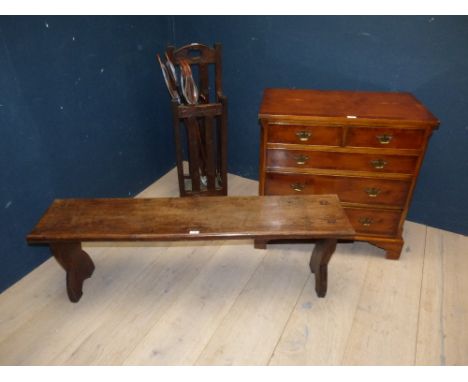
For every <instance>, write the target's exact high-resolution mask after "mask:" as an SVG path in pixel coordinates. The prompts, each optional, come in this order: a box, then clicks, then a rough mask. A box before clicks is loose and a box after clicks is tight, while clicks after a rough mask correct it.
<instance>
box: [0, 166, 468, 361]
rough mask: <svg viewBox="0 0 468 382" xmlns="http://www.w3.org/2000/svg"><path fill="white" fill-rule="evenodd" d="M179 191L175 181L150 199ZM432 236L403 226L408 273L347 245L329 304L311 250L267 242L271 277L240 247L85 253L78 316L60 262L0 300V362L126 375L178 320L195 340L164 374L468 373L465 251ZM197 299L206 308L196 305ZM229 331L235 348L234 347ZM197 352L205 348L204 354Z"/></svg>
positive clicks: (182, 245) (441, 234)
mask: <svg viewBox="0 0 468 382" xmlns="http://www.w3.org/2000/svg"><path fill="white" fill-rule="evenodd" d="M229 182H230V187H229V193H230V194H231V195H248V194H250V195H253V194H255V193H256V190H257V187H258V183H257V182H255V181H252V180H248V179H244V178H241V177H238V176H235V175H231V174H230V175H229ZM177 193H178V182H177V172H176V169H173V170H171V171H170V172H169V173H168V174H167V175H166V176H164V177H162V178H161V179H160V180H159V181H157V182H155V183H154V184H152V185H150V186H149V187H148V188H147V189H146V190H145V191H143V192H142V193H141V194H140V195H141V196H144V197H170V196H174V195H177ZM425 229H426V226H422V225H419V224H415V223H409V222H407V223H406V232H407V233H406V236H405V239H406V241H407V244H406V245H405V249H404V251H403V254H402V257H401V260H400V261H398V262H389V261H385V260H383V259H382V258H381V254H382V253H383V251H382V250H380V249H378V248H376V247H373V246H370V245H368V244H367V243H354V244H339V245H338V247H337V250H336V254H335V255H334V256H333V258H332V259H331V261H330V264H329V271H330V275H331V276H332V280H333V282H331V283H330V285H329V288H328V289H329V290H328V294H327V298H325V299H319V298H318V297H316V295H315V292H314V277H313V275H311V274H310V272H309V270H308V268H307V263H308V260H309V257H310V252H311V250H312V248H313V246H312V245H311V244H291V245H272V244H270V245H269V246H268V249H267V250H266V251H256V252H255V253H258V254H259V255H260V256H261V257H262V260H261V263H260V266H258V264H259V263H258V262H256V261H257V258H255V259H253V260H255V261H253V262H248V263H245V267H242V268H240V267H239V265H240V264H241V263H240V261H241V260H242V256H241V255H240V254H239V251H238V250H237V251H236V249H238V248H240V247H238V245H240V246H241V247H242V246H244V245H245V244H243V243H239V242H232V241H231V242H222V243H221V242H211V243H209V244H207V243H204V242H203V241H201V242H190V243H189V244H187V243H186V242H177V243H171V245H168V243H153V242H149V243H96V242H95V243H89V244H86V245H85V246H84V250H85V251H86V252H87V253H89V254H90V255H91V257H92V258H93V260H94V262H95V263H96V272H95V274H94V276H93V278H91V279H90V280H88V281H86V283H85V286H84V288H85V290H84V292H85V294H86V299H84V300H83V301H82V302H81V303H80V304H78V305H76V304H70V303H68V302H67V299H66V294H65V292H64V290H63V271H62V269H60V267H59V266H57V263H56V261H55V260H54V259H50V260H48V261H46V262H45V263H44V264H42V265H41V266H40V267H38V268H37V269H35V270H34V271H33V272H31V273H30V274H29V275H27V276H26V277H24V278H23V279H22V280H20V281H19V282H18V283H16V284H15V285H14V286H13V287H11V288H9V289H8V290H6V291H4V292H3V293H2V294H0V364H2V365H66V364H70V365H82V364H83V365H87V364H99V365H118V364H123V363H124V362H126V360H127V358H128V357H129V355H130V354H131V353H133V352H135V354H136V353H138V351H139V350H141V351H142V354H145V353H144V351H145V349H147V348H146V347H145V346H146V345H145V338H146V337H147V335H148V334H149V333H154V334H156V333H158V332H159V329H158V327H159V325H164V327H165V328H167V327H170V326H171V325H177V324H176V321H178V320H179V319H181V321H180V323H181V325H180V326H178V329H179V330H180V331H181V333H184V336H185V334H186V335H187V337H184V336H183V337H184V338H183V340H182V341H181V342H180V343H179V342H174V341H173V340H174V339H176V337H175V336H174V335H169V339H170V341H171V342H170V341H168V342H166V344H168V343H172V344H173V347H171V348H170V349H169V350H168V351H167V352H166V353H165V355H163V354H162V353H161V354H160V355H158V357H157V358H158V359H159V361H161V362H160V363H164V362H165V364H166V365H170V364H181V363H184V362H187V363H189V361H188V360H193V359H196V360H198V362H199V363H203V364H210V362H211V361H210V360H212V362H213V364H223V363H224V364H228V363H233V364H247V363H248V364H255V365H266V364H271V365H338V364H343V363H345V364H360V365H368V364H391V365H394V364H395V365H398V364H400V365H405V364H414V363H416V364H424V365H429V364H430V365H439V364H444V363H445V364H447V365H452V364H461V365H466V364H468V362H467V360H466V354H468V352H467V350H466V349H467V346H468V339H467V336H466V329H465V327H466V325H465V323H466V321H467V318H466V312H467V309H468V302H467V300H466V296H465V294H463V292H460V291H463V290H464V289H465V288H466V287H467V286H466V278H465V275H466V273H467V270H466V267H467V265H466V259H467V256H466V248H468V239H467V237H466V236H462V235H456V234H452V233H449V232H447V231H442V230H438V229H433V228H431V227H428V228H427V237H426V240H424V236H425V235H424V232H425ZM414 243H416V244H414ZM172 244H175V245H172ZM205 244H207V246H205ZM408 245H409V247H410V248H408ZM421 247H425V257H424V266H423V270H422V271H418V269H420V268H422V265H421V260H416V261H413V260H414V258H416V257H418V256H419V257H418V258H420V256H424V255H416V256H415V254H416V253H418V251H420V250H421ZM248 250H249V251H252V252H253V251H254V249H253V248H252V247H251V246H249V248H248ZM407 250H408V252H406V251H407ZM235 254H237V257H236V255H235ZM249 254H250V253H249ZM224 257H226V259H224ZM253 257H256V256H255V254H254V255H253ZM215 258H216V259H215ZM227 258H230V259H231V261H232V263H234V264H237V267H236V271H235V273H233V274H232V275H230V274H227V273H223V277H224V276H226V277H227V278H228V281H229V283H228V285H227V286H226V288H224V287H222V286H221V288H220V290H219V292H218V291H217V289H216V288H211V289H210V288H209V286H210V285H220V284H222V283H221V281H220V278H219V277H217V275H218V272H217V271H218V270H219V269H220V268H222V266H221V264H226V263H227ZM289 258H292V259H294V260H293V261H292V263H291V262H290V260H289ZM410 259H413V260H412V261H409V260H410ZM242 264H243V262H242ZM295 267H297V270H295ZM215 270H216V271H215ZM297 272H298V273H297ZM418 272H421V273H418ZM249 273H250V274H251V278H250V280H248V281H246V282H245V283H244V286H243V287H242V286H241V285H239V286H236V285H234V284H235V283H234V281H233V280H234V279H235V277H236V275H239V276H242V275H244V276H242V277H243V278H242V282H244V281H245V280H246V278H247V277H248V276H246V275H248V274H249ZM293 275H295V276H294V277H299V280H297V279H296V280H295V279H294V277H293ZM421 275H422V276H421ZM421 277H422V280H421ZM418 279H419V280H418ZM277 283H278V284H279V285H278V286H276V284H277ZM401 285H405V286H406V288H401ZM418 285H419V286H418ZM399 286H400V287H399ZM207 288H208V289H207ZM256 288H260V290H257V289H256ZM204 291H208V292H210V294H209V295H208V294H205V295H204V294H203V292H204ZM203 296H205V297H206V298H205V300H203V299H201V297H203ZM419 296H420V297H419ZM191 297H192V298H194V299H198V300H196V301H205V307H206V308H208V307H209V309H207V310H204V309H203V307H202V306H201V305H202V304H201V305H200V306H198V305H197V304H195V302H192V303H190V306H189V303H188V302H189V301H190V300H191ZM224 297H225V299H224ZM200 299H201V300H200ZM265 299H266V300H265ZM419 301H421V303H420V304H419ZM184 304H186V305H185V307H184ZM195 305H197V306H195ZM229 306H230V308H229ZM191 309H194V312H197V313H199V314H191ZM184 314H187V315H188V316H190V317H192V318H193V320H194V323H193V325H194V326H195V327H196V328H201V327H203V328H205V326H203V319H208V320H210V325H207V326H206V330H203V331H200V333H196V331H195V330H193V329H192V321H190V320H184V318H183V315H184ZM223 314H224V316H223ZM198 315H200V320H198ZM276 316H278V320H276ZM417 316H419V319H417V318H415V317H417ZM163 317H165V318H164V320H163V319H162V318H163ZM166 320H167V321H166ZM236 320H239V322H238V323H236ZM226 328H233V330H234V335H231V334H230V331H229V330H228V329H226ZM204 333H205V335H204ZM225 333H227V335H228V336H231V337H230V338H233V339H232V341H231V340H230V339H223V335H224V334H225ZM236 333H237V334H238V338H237V337H236V336H235V334H236ZM160 335H161V334H159V335H158V336H160ZM250 336H252V338H250ZM158 338H160V337H158ZM177 339H178V338H177ZM416 339H417V341H416ZM198 340H199V341H200V342H201V343H203V344H208V346H206V347H205V348H204V349H202V350H200V347H199V346H198V345H197V344H195V343H194V341H198ZM148 342H151V341H148ZM224 344H225V345H226V346H224ZM155 345H157V344H155ZM140 346H141V348H140ZM178 346H180V347H178ZM210 349H211V350H210ZM216 349H224V351H223V352H222V353H219V354H218V353H216ZM179 350H180V353H179ZM213 350H215V351H214V352H213ZM245 353H247V355H245ZM205 357H206V358H205ZM247 358H248V359H247ZM163 359H165V361H163ZM246 359H247V360H246ZM143 360H144V357H143V358H142V359H141V360H139V358H138V357H135V359H133V361H132V362H133V363H145V362H143ZM128 363H131V362H128Z"/></svg>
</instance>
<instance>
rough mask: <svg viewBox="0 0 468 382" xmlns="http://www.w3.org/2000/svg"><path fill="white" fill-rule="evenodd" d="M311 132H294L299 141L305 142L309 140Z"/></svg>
mask: <svg viewBox="0 0 468 382" xmlns="http://www.w3.org/2000/svg"><path fill="white" fill-rule="evenodd" d="M311 135H312V133H311V132H310V131H304V130H302V131H298V132H297V133H296V136H297V137H298V138H299V140H300V141H302V142H306V141H308V140H309V138H310V137H311Z"/></svg>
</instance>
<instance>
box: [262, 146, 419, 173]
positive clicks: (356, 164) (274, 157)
mask: <svg viewBox="0 0 468 382" xmlns="http://www.w3.org/2000/svg"><path fill="white" fill-rule="evenodd" d="M417 161H418V157H416V156H398V155H379V154H352V153H337V152H326V151H302V150H283V149H268V150H267V161H266V163H267V167H268V168H273V169H274V168H284V167H297V168H321V169H333V170H353V171H370V172H391V173H401V174H412V173H414V171H415V170H416V164H417Z"/></svg>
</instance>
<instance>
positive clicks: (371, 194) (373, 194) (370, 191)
mask: <svg viewBox="0 0 468 382" xmlns="http://www.w3.org/2000/svg"><path fill="white" fill-rule="evenodd" d="M365 191H366V194H367V195H368V196H369V198H376V197H377V196H378V195H379V194H380V189H378V188H375V187H372V188H366V189H365Z"/></svg>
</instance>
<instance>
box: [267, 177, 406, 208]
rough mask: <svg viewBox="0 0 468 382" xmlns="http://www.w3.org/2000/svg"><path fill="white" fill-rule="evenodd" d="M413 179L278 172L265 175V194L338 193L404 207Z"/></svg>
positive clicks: (350, 198)
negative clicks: (409, 180) (406, 180)
mask: <svg viewBox="0 0 468 382" xmlns="http://www.w3.org/2000/svg"><path fill="white" fill-rule="evenodd" d="M409 187H410V182H405V181H400V180H386V179H368V178H353V177H343V176H326V175H301V174H275V173H268V174H266V178H265V194H266V195H291V194H299V193H303V194H337V195H338V197H339V198H340V200H341V201H342V202H348V203H362V204H380V205H385V206H394V207H403V206H404V204H405V202H406V198H407V196H408V190H409Z"/></svg>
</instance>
